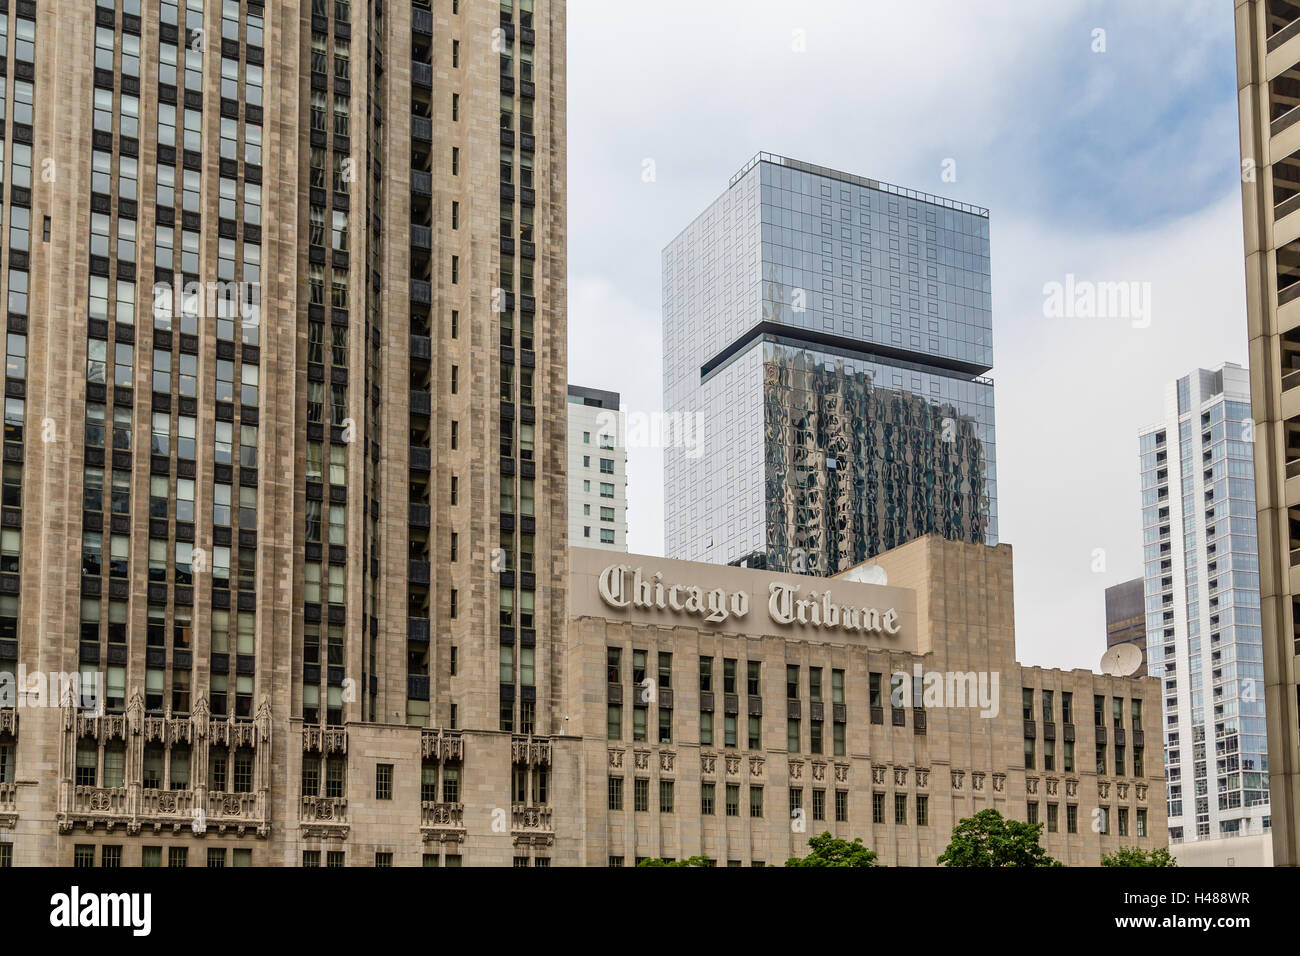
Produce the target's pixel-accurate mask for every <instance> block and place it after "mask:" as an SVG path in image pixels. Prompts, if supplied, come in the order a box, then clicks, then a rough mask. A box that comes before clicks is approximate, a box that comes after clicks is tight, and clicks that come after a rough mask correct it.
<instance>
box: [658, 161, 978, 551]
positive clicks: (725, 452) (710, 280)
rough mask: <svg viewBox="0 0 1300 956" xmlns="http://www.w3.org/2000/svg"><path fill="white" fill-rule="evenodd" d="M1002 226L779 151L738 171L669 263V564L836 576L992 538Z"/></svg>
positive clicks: (948, 203) (668, 253)
mask: <svg viewBox="0 0 1300 956" xmlns="http://www.w3.org/2000/svg"><path fill="white" fill-rule="evenodd" d="M988 225H989V223H988V211H987V210H986V209H981V208H979V207H976V206H970V205H966V204H964V203H958V202H954V201H952V200H948V199H942V198H940V197H937V196H931V195H927V194H924V193H919V192H915V191H912V190H907V189H902V188H899V187H897V186H891V185H889V184H887V183H882V182H878V181H876V180H872V179H866V178H864V177H861V176H855V175H851V174H848V173H842V172H836V171H835V170H831V169H826V168H823V167H819V166H813V165H810V164H807V163H803V162H798V161H795V160H791V159H786V158H783V157H780V156H774V155H771V154H767V153H761V154H759V155H758V156H756V157H755V158H754V159H753V160H751V161H750V162H749V163H748V164H746V166H745V167H744V168H743V169H741V170H740V172H738V173H737V174H736V175H735V176H734V177H732V180H731V183H730V185H729V186H728V188H727V191H726V192H725V193H724V194H723V195H722V196H720V197H719V198H718V199H717V200H716V201H714V202H713V203H712V204H711V205H710V206H709V207H708V209H706V210H705V211H704V212H703V213H702V214H701V215H700V216H699V217H698V218H697V219H696V220H695V221H694V222H692V223H691V224H690V225H689V226H687V228H686V229H685V230H683V231H682V233H681V234H680V235H678V236H677V237H676V238H675V239H674V240H673V241H672V242H671V243H669V245H668V246H667V248H666V249H665V250H664V253H663V320H664V409H665V415H666V419H665V421H666V425H667V426H668V427H666V429H665V432H666V435H667V438H668V440H667V441H666V442H665V449H664V471H665V475H664V478H665V481H664V495H665V502H664V515H665V528H664V532H665V549H666V553H667V554H668V556H670V557H673V558H682V559H687V560H696V561H713V562H717V563H725V564H747V565H749V566H758V567H766V568H771V569H777V570H792V571H801V572H806V573H809V574H812V573H822V574H834V573H836V572H838V571H841V570H844V569H846V568H849V567H852V566H853V565H855V564H858V563H860V562H862V561H864V560H866V559H868V558H870V557H871V556H873V555H875V554H879V553H881V552H883V551H887V550H889V549H890V548H894V547H897V546H898V545H901V544H904V543H906V542H907V541H910V540H912V539H914V538H917V537H920V536H921V535H925V534H930V533H940V534H943V535H944V536H945V537H948V538H951V539H954V540H964V541H974V542H985V543H988V544H995V543H996V541H997V474H996V463H995V456H994V438H993V383H992V381H990V380H989V379H988V378H986V377H984V373H986V372H988V371H989V369H990V368H991V367H992V360H993V345H992V341H993V339H992V301H991V296H990V290H989V230H988ZM697 425H698V426H699V427H700V431H699V432H698V433H697V432H696V431H695V430H694V429H695V428H696V426H697Z"/></svg>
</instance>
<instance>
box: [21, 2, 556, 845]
mask: <svg viewBox="0 0 1300 956" xmlns="http://www.w3.org/2000/svg"><path fill="white" fill-rule="evenodd" d="M3 7H4V12H3V13H0V43H3V45H2V46H0V51H2V52H3V61H2V64H3V65H5V66H6V70H5V72H4V74H3V76H4V79H0V83H3V84H5V86H0V93H3V94H5V95H4V98H0V104H4V105H5V107H6V109H5V111H4V115H3V126H2V127H0V128H3V131H4V143H5V146H6V153H7V155H6V159H7V162H6V163H5V164H4V172H5V176H4V178H5V181H6V188H5V190H4V203H5V208H4V215H5V225H6V226H7V228H6V229H5V231H4V238H3V240H0V254H2V255H3V261H4V273H3V274H4V281H5V288H6V293H7V301H8V318H7V335H6V347H7V354H8V356H9V360H8V365H7V380H6V430H5V437H4V453H3V460H4V463H5V467H4V509H3V520H2V522H0V524H2V527H3V530H0V549H2V550H3V560H2V568H0V670H3V671H10V670H14V671H16V672H17V673H20V674H21V673H24V672H25V675H26V678H25V679H26V680H29V681H30V680H31V678H32V674H33V673H34V672H35V673H37V674H39V675H43V676H45V677H47V678H52V676H53V675H57V674H69V673H71V674H75V673H76V672H78V671H79V670H81V671H85V672H86V673H87V675H88V676H89V677H90V678H91V679H90V680H88V681H87V682H86V683H88V684H89V683H94V682H95V680H102V694H99V695H98V697H97V698H95V696H94V695H86V694H85V693H71V692H69V693H64V692H63V690H64V689H62V688H61V689H60V690H59V692H58V693H56V694H46V695H45V699H44V700H43V701H40V700H38V699H36V697H35V696H34V694H32V693H31V692H29V691H30V688H29V687H28V686H27V685H26V684H25V685H24V686H23V687H20V688H18V691H17V693H16V694H11V696H10V697H9V698H8V699H3V700H0V703H3V704H4V707H3V709H0V825H8V827H9V828H8V829H7V830H0V834H3V835H0V847H3V853H2V854H0V862H4V861H7V860H12V861H13V862H15V863H27V864H33V863H60V864H71V863H73V862H76V863H79V864H88V865H114V864H118V863H120V864H123V865H140V864H143V865H160V864H161V865H173V866H178V865H191V866H192V865H204V864H205V863H206V864H208V865H241V864H249V863H253V864H277V865H308V866H311V865H376V866H385V865H403V864H405V865H419V864H421V863H424V864H426V865H448V866H451V865H457V864H459V863H461V862H462V861H464V862H466V863H497V864H501V863H504V864H507V865H508V864H510V863H512V862H514V863H522V864H523V865H530V864H535V865H547V864H548V863H549V862H550V861H551V860H552V859H554V860H555V861H556V862H557V863H560V862H571V861H576V860H577V859H578V852H579V851H578V849H577V847H578V838H579V836H580V829H581V828H580V825H579V824H578V823H577V822H576V817H572V818H571V817H568V816H565V815H564V814H563V813H561V812H559V811H558V810H557V812H556V813H555V814H554V815H553V814H552V812H551V807H552V805H555V806H557V807H558V806H562V805H564V804H563V803H562V802H561V801H562V799H565V798H569V797H571V796H572V794H569V793H566V787H567V786H569V785H570V784H567V783H566V772H565V770H564V769H563V768H564V767H566V766H568V767H569V768H570V771H569V773H570V776H572V761H573V759H574V753H575V748H574V745H573V744H572V743H567V742H566V741H565V739H564V738H563V737H562V734H563V731H564V719H565V718H564V714H563V713H562V712H560V710H559V704H558V703H557V702H558V701H559V700H560V698H561V692H560V681H561V680H562V677H563V664H562V658H561V648H562V645H563V641H562V633H563V629H564V622H565V615H566V605H565V591H566V587H567V583H566V582H567V568H566V561H565V557H564V555H565V545H566V503H567V497H568V489H567V487H566V483H565V479H564V474H565V457H566V454H567V447H566V434H565V433H566V424H565V417H566V396H565V393H566V330H565V295H566V293H565V228H566V227H565V196H564V190H565V133H564V130H565V39H564V25H565V14H564V4H563V0H500V2H498V0H275V2H272V3H265V4H264V3H263V2H261V0H41V2H40V3H39V4H38V3H34V2H28V0H10V2H9V3H8V4H5V5H3ZM6 87H7V88H6ZM35 103H44V104H46V105H47V107H51V106H52V105H53V104H58V105H57V108H46V109H40V110H35V109H34V104H35ZM97 675H98V676H97ZM38 683H39V682H38ZM37 685H38V684H37V683H32V684H31V688H34V687H36V686H37ZM12 686H13V685H12V684H11V685H10V687H11V689H12ZM49 686H53V683H52V682H51V683H50V685H49ZM2 689H3V684H2V683H0V690H2ZM80 689H81V690H82V691H84V690H85V688H84V687H82V688H80ZM51 697H53V699H51ZM570 802H576V801H570Z"/></svg>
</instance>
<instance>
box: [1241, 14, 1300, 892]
mask: <svg viewBox="0 0 1300 956" xmlns="http://www.w3.org/2000/svg"><path fill="white" fill-rule="evenodd" d="M1233 9H1234V14H1235V18H1236V19H1235V22H1236V36H1237V94H1238V95H1237V107H1238V117H1239V119H1240V122H1241V159H1242V177H1241V179H1242V184H1241V200H1242V218H1243V226H1244V238H1245V257H1246V320H1247V326H1248V330H1249V336H1250V353H1249V354H1250V389H1251V409H1252V414H1253V416H1254V422H1255V496H1256V506H1257V508H1258V521H1259V583H1260V616H1261V620H1262V625H1263V642H1264V683H1265V699H1266V701H1267V702H1268V711H1267V713H1268V734H1269V785H1270V789H1271V794H1272V796H1271V805H1272V812H1273V820H1272V822H1273V860H1274V863H1275V865H1277V866H1297V865H1300V388H1297V386H1300V4H1298V3H1295V2H1293V0H1235V4H1234V8H1233Z"/></svg>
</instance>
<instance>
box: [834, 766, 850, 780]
mask: <svg viewBox="0 0 1300 956" xmlns="http://www.w3.org/2000/svg"><path fill="white" fill-rule="evenodd" d="M848 780H849V765H848V764H846V763H837V764H836V765H835V782H836V783H848Z"/></svg>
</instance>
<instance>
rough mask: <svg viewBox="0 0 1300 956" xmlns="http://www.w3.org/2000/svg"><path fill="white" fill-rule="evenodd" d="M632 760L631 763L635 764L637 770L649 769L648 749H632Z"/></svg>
mask: <svg viewBox="0 0 1300 956" xmlns="http://www.w3.org/2000/svg"><path fill="white" fill-rule="evenodd" d="M632 762H633V764H634V765H635V766H636V769H637V770H649V769H650V751H648V750H633V751H632Z"/></svg>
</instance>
